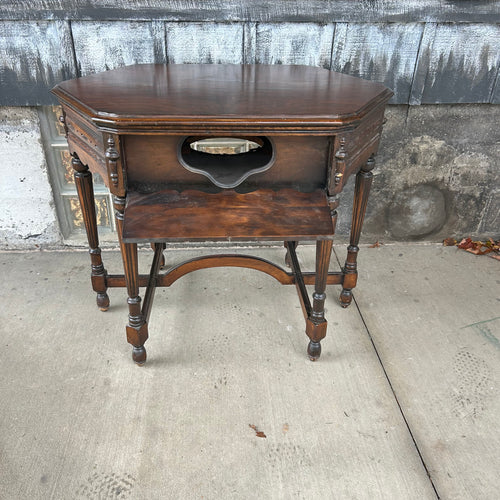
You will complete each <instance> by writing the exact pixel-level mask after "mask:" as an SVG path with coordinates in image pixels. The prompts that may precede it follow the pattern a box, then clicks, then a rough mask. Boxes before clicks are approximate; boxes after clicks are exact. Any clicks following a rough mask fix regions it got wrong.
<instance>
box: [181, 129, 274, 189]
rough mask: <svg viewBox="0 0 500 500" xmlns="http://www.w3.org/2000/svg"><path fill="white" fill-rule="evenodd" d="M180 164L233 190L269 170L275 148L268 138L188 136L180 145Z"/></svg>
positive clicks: (222, 186)
mask: <svg viewBox="0 0 500 500" xmlns="http://www.w3.org/2000/svg"><path fill="white" fill-rule="evenodd" d="M177 156H178V160H179V162H180V164H181V165H182V166H183V167H184V168H186V169H187V170H189V171H190V172H195V173H198V174H201V175H204V176H205V177H207V178H208V179H210V181H211V182H213V183H214V184H215V185H216V186H218V187H221V188H234V187H236V186H238V185H240V184H241V183H242V182H243V181H244V180H245V179H247V178H248V177H250V176H251V175H253V174H257V173H260V172H264V171H266V170H268V169H269V168H271V166H272V164H273V162H274V148H273V144H272V142H271V140H270V139H268V138H267V137H261V136H259V137H242V136H237V137H235V136H231V137H213V136H189V137H186V138H184V139H183V140H182V141H181V142H180V143H179V148H178V152H177Z"/></svg>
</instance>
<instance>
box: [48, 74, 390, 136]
mask: <svg viewBox="0 0 500 500" xmlns="http://www.w3.org/2000/svg"><path fill="white" fill-rule="evenodd" d="M53 92H54V93H55V94H56V95H57V96H58V97H59V99H60V100H62V101H63V102H66V103H67V104H69V105H71V106H73V107H74V108H77V109H79V110H81V111H84V112H85V113H86V114H87V115H88V116H90V117H91V118H93V119H94V121H96V122H99V119H102V120H103V121H104V122H106V121H108V122H110V123H114V124H116V125H117V126H119V127H127V125H129V126H132V125H134V124H135V125H137V123H138V122H149V123H150V124H151V123H152V122H154V123H157V124H162V123H163V124H164V123H165V122H169V123H172V122H176V121H181V122H182V121H186V120H189V121H190V122H191V123H192V122H193V121H198V122H204V123H207V122H218V123H219V122H224V121H227V122H231V121H237V122H240V123H241V122H245V121H246V122H253V123H254V124H255V123H256V122H258V123H269V122H273V123H279V122H283V123H285V122H287V123H293V122H300V123H301V125H302V126H304V125H306V124H307V123H310V124H314V123H325V122H326V123H328V122H332V123H335V122H338V121H342V123H343V124H344V125H345V123H346V121H349V120H353V121H356V120H357V119H359V118H361V117H362V116H364V115H365V114H366V113H367V112H369V111H370V110H371V109H373V108H374V107H375V106H377V105H378V104H380V102H382V101H386V100H387V99H388V98H389V97H390V95H391V93H390V91H389V90H388V89H387V88H386V87H384V86H383V85H382V84H377V83H374V82H369V81H365V80H362V79H359V78H354V77H351V76H348V75H343V74H340V73H334V72H332V71H329V70H326V69H323V68H315V67H310V66H285V65H220V64H214V65H212V64H179V65H177V64H170V65H165V64H141V65H134V66H126V67H123V68H119V69H115V70H112V71H106V72H104V73H99V74H95V75H89V76H85V77H82V78H77V79H74V80H69V81H66V82H63V83H61V84H59V85H58V86H56V87H55V88H54V90H53Z"/></svg>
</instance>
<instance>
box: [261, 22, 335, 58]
mask: <svg viewBox="0 0 500 500" xmlns="http://www.w3.org/2000/svg"><path fill="white" fill-rule="evenodd" d="M334 31H335V27H334V25H333V24H327V25H318V24H312V23H303V24H295V23H293V24H292V23H282V24H259V25H258V26H257V34H256V38H257V42H256V54H255V61H256V62H257V63H261V64H305V65H307V66H319V67H323V68H329V67H330V64H331V50H332V42H333V33H334Z"/></svg>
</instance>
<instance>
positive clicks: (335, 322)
mask: <svg viewBox="0 0 500 500" xmlns="http://www.w3.org/2000/svg"><path fill="white" fill-rule="evenodd" d="M202 251H203V252H207V251H208V250H207V249H204V250H202ZM224 251H225V252H227V249H226V250H224ZM246 252H247V253H251V254H255V255H259V256H262V257H265V258H268V259H271V260H274V261H276V262H282V259H283V257H284V250H283V248H265V249H250V250H247V251H246ZM195 253H197V252H195V251H194V250H190V251H183V252H181V251H178V250H176V251H168V252H166V257H167V263H169V264H173V263H175V262H178V261H179V260H182V259H184V258H189V257H192V256H193V255H194V254H195ZM337 253H338V255H339V258H340V260H341V261H342V260H343V259H344V255H345V249H343V248H340V249H337ZM103 256H104V261H105V264H106V265H107V267H108V269H109V271H110V272H112V273H116V272H120V267H121V266H120V257H119V255H118V254H117V253H116V252H104V254H103ZM299 256H300V260H301V261H302V264H303V266H304V268H305V269H312V268H313V262H314V248H313V247H311V246H302V247H299ZM151 257H152V252H151V251H141V252H140V261H141V266H142V267H143V268H144V269H143V270H144V271H146V269H147V263H148V262H149V261H150V259H151ZM359 261H360V267H361V270H362V271H361V279H360V282H359V285H358V288H357V289H356V290H355V299H356V301H357V305H358V307H359V309H358V308H357V307H356V303H354V304H353V305H352V306H351V307H350V308H349V309H345V310H344V309H341V308H340V307H339V306H338V304H337V297H338V293H339V288H338V287H335V286H332V287H329V288H328V290H327V292H328V296H327V297H328V298H327V303H326V306H327V318H328V320H329V331H328V335H327V337H326V339H325V340H324V341H323V354H322V357H321V359H320V360H319V361H318V362H317V363H311V362H310V361H309V360H308V359H307V356H306V353H305V348H306V345H307V340H306V336H305V334H304V320H303V317H302V313H301V310H300V306H299V302H298V298H297V296H296V291H295V289H294V287H283V286H281V285H279V284H278V283H277V282H275V281H274V280H272V279H271V278H270V277H269V276H267V275H265V274H262V273H258V272H257V271H253V270H241V269H235V268H222V269H210V270H202V271H198V272H196V273H192V274H190V275H188V276H185V277H183V278H182V279H181V280H179V281H178V282H176V283H175V284H174V285H173V286H172V287H171V288H162V289H159V290H158V291H157V295H156V299H155V304H154V307H153V312H152V316H151V321H150V339H149V340H148V342H147V348H148V362H147V363H146V365H145V366H144V367H142V368H139V367H137V366H135V365H134V364H133V362H132V361H131V359H130V351H131V349H130V346H129V345H128V344H127V343H126V341H125V332H124V323H125V321H126V316H127V307H126V295H125V290H124V289H112V290H110V297H111V304H112V306H111V309H110V310H109V311H108V312H106V313H101V312H99V311H98V310H97V308H96V306H95V298H94V294H93V292H92V291H91V289H90V280H89V276H88V275H89V267H90V265H89V264H90V263H89V258H88V255H87V254H86V253H85V252H32V253H14V252H9V253H2V254H0V269H1V270H2V277H3V286H2V289H1V292H0V300H1V301H2V310H1V312H0V324H1V325H2V333H1V337H0V338H1V340H2V349H1V351H0V370H1V377H0V400H1V401H2V405H0V498H2V499H6V500H10V499H15V500H17V499H20V498H29V499H39V498H40V499H45V498H54V499H55V498H57V499H59V498H61V499H66V498H68V499H75V498H87V499H98V498H99V499H111V498H121V499H125V498H127V499H145V498H147V499H217V500H218V499H255V498H259V499H268V498H269V499H283V500H285V499H286V500H288V499H290V498H302V499H312V498H314V499H331V498H338V499H348V498H356V499H363V498H366V499H379V498H380V499H387V498H397V499H418V500H422V499H435V498H437V494H439V495H440V496H441V498H461V499H469V498H470V499H476V498H482V499H494V498H497V492H498V487H499V482H498V474H497V472H498V468H499V466H500V464H499V463H498V454H497V453H496V450H498V448H499V446H500V432H499V429H498V426H497V425H494V422H495V420H494V418H495V416H496V415H498V411H499V410H500V398H499V396H498V394H499V392H498V383H499V381H500V370H499V367H500V363H498V356H499V351H498V342H499V340H498V338H499V330H498V327H499V321H498V316H500V307H499V302H498V297H497V296H496V295H497V294H496V293H495V290H496V291H498V273H496V274H495V272H496V271H497V269H498V262H497V261H494V260H493V259H489V258H488V257H474V256H472V255H470V254H467V253H465V252H460V251H458V250H456V249H455V248H443V247H438V246H411V245H404V246H383V247H381V248H375V249H371V248H362V251H361V252H360V258H359ZM332 268H337V264H336V262H335V259H333V260H332ZM437 270H438V271H439V272H436V271H437ZM464 283H467V284H469V285H468V286H465V285H464ZM471 283H472V285H471ZM495 286H496V288H495ZM450 291H452V293H450ZM495 317H497V318H496V319H494V318H495ZM485 321H488V322H487V323H486V322H485ZM478 322H479V323H478ZM481 322H483V323H484V325H486V327H485V328H482V326H481V325H483V323H481ZM474 324H476V326H474ZM467 325H469V326H467ZM480 327H481V328H482V329H481V328H480ZM481 332H483V333H481ZM374 346H375V347H376V349H377V351H378V352H377V351H376V350H375V348H374ZM387 377H388V378H387ZM485 377H486V378H485ZM393 391H394V392H393ZM469 400H470V401H471V402H469ZM469 405H472V406H469ZM472 407H474V408H476V411H475V412H473V411H472ZM253 427H255V429H254V428H253ZM257 432H262V433H264V434H265V436H266V437H259V436H258V435H257ZM420 455H421V456H420ZM421 457H422V458H421ZM422 459H423V461H424V463H425V467H424V464H423V463H422ZM426 468H427V470H426ZM427 471H428V472H429V474H430V477H429V476H428V474H427ZM435 490H436V491H437V494H436V492H435Z"/></svg>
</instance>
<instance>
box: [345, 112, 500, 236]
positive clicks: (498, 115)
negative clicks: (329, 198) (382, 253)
mask: <svg viewBox="0 0 500 500" xmlns="http://www.w3.org/2000/svg"><path fill="white" fill-rule="evenodd" d="M386 118H387V122H386V124H385V126H384V132H383V138H382V141H381V144H380V149H379V154H378V156H377V170H376V171H375V178H374V182H373V187H372V192H371V197H370V200H369V202H368V209H367V217H366V220H365V225H364V228H363V234H364V235H365V236H366V237H367V238H369V239H382V240H384V241H391V240H392V241H394V240H396V241H398V240H399V241H411V240H426V241H442V240H443V239H444V238H447V237H451V236H455V237H462V236H477V237H485V236H492V237H498V236H499V235H500V233H499V229H500V170H499V169H498V158H499V157H500V128H499V127H498V126H497V124H498V123H499V121H500V107H499V106H489V105H440V106H414V107H407V106H389V107H388V109H387V112H386ZM351 185H352V181H351ZM351 193H352V188H349V186H347V187H346V188H345V189H344V194H343V196H344V199H343V200H342V203H341V209H340V210H339V214H340V217H341V219H340V221H339V226H338V228H337V229H338V232H339V234H346V233H347V230H348V224H349V223H350V211H349V210H348V208H349V207H350V205H351V200H352V194H351Z"/></svg>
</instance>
